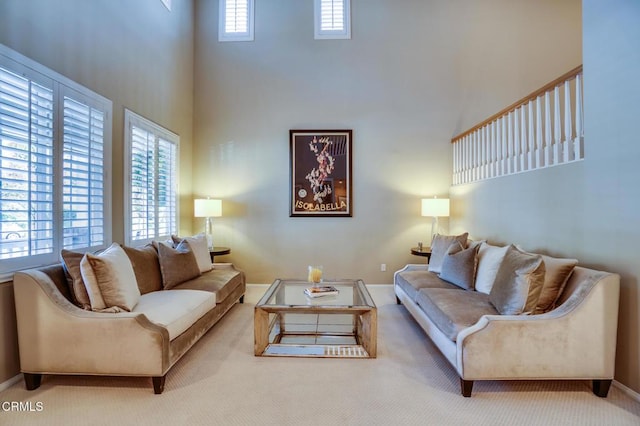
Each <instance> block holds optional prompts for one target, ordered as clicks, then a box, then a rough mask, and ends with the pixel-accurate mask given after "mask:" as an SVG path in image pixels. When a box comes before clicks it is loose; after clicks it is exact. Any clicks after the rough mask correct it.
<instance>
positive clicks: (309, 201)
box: [290, 130, 352, 216]
mask: <svg viewBox="0 0 640 426" xmlns="http://www.w3.org/2000/svg"><path fill="white" fill-rule="evenodd" d="M351 135H352V132H351V130H291V131H290V139H291V140H290V143H291V210H290V216H351V215H352V214H351V206H352V200H351Z"/></svg>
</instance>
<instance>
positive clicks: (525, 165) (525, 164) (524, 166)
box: [520, 104, 529, 172]
mask: <svg viewBox="0 0 640 426" xmlns="http://www.w3.org/2000/svg"><path fill="white" fill-rule="evenodd" d="M526 108H527V105H526V104H523V105H522V107H521V108H520V146H521V148H520V152H521V153H522V154H521V156H520V170H522V171H523V172H524V171H527V170H529V161H528V158H527V157H528V156H529V147H528V144H527V116H526V114H527V111H526Z"/></svg>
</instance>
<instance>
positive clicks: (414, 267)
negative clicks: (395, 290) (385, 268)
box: [393, 263, 429, 284]
mask: <svg viewBox="0 0 640 426" xmlns="http://www.w3.org/2000/svg"><path fill="white" fill-rule="evenodd" d="M428 270H429V265H427V264H424V263H409V264H407V265H404V268H402V269H399V270H397V271H396V272H394V273H393V283H394V284H396V283H397V282H398V281H397V279H396V277H397V276H398V274H400V273H402V272H409V271H428Z"/></svg>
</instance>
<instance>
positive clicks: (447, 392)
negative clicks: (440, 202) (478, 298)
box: [0, 286, 640, 426]
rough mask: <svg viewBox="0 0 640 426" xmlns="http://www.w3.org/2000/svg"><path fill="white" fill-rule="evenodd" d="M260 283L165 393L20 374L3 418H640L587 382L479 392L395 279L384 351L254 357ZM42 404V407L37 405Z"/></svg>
mask: <svg viewBox="0 0 640 426" xmlns="http://www.w3.org/2000/svg"><path fill="white" fill-rule="evenodd" d="M265 288H266V287H254V288H252V289H251V290H250V291H249V292H248V294H247V303H245V304H244V305H237V306H235V307H234V308H233V309H232V310H231V312H229V314H227V316H226V317H225V318H223V319H222V320H221V322H219V323H218V324H217V325H216V326H215V327H214V328H213V329H212V330H211V331H210V332H209V333H208V334H207V335H206V336H204V337H203V339H202V340H201V341H200V342H199V343H198V344H197V345H196V346H195V347H194V348H192V349H191V351H189V353H187V355H185V357H184V358H183V359H182V360H181V361H180V362H179V363H178V364H177V365H176V366H174V368H173V369H172V370H171V371H170V372H169V374H168V376H167V380H166V385H165V391H164V393H163V394H162V395H154V394H153V389H152V386H151V380H150V379H139V378H101V377H71V376H45V377H44V378H43V382H42V386H41V387H40V388H39V389H38V390H36V391H32V392H27V391H26V390H25V388H24V383H23V382H22V381H21V382H19V383H17V384H16V385H14V386H12V387H11V388H9V389H7V390H6V391H4V392H2V393H0V404H4V406H6V402H11V401H19V402H31V405H32V407H33V409H34V410H36V411H31V412H11V411H9V412H7V411H3V410H2V409H0V425H7V426H8V425H86V424H91V425H253V424H261V425H334V424H348V425H467V424H468V425H474V426H477V425H490V426H495V425H516V424H517V425H545V426H548V425H580V426H584V425H638V424H640V403H638V402H636V401H635V400H633V399H631V398H629V397H628V396H627V395H625V394H624V393H623V392H622V391H620V390H619V389H617V388H615V387H612V388H611V391H610V393H609V397H608V398H606V399H601V398H598V397H596V396H594V395H593V394H592V393H591V387H590V383H589V382H587V381H578V382H571V381H518V382H477V383H476V384H475V386H474V389H473V396H472V397H471V398H463V397H462V396H461V395H460V393H459V382H458V376H457V375H456V374H455V372H454V370H453V369H452V368H451V367H450V366H449V364H448V363H447V361H446V360H445V359H444V358H443V357H442V356H441V355H440V353H439V352H438V350H437V349H436V348H435V346H433V345H432V344H431V342H430V341H429V339H428V338H427V337H426V336H425V335H424V333H423V332H422V330H421V329H420V328H419V327H418V326H417V325H416V324H415V323H414V322H413V320H412V319H411V317H410V316H409V315H408V314H407V312H406V310H405V309H404V307H402V306H398V305H396V304H395V299H394V297H393V290H392V288H391V287H390V286H371V287H370V288H371V293H372V295H373V297H374V299H375V300H376V304H377V305H378V358H377V359H316V358H311V359H309V358H304V359H303V358H262V357H254V356H253V304H254V303H255V302H256V301H257V299H258V298H259V296H260V293H261V292H262V291H264V289H265ZM38 407H41V408H42V410H41V411H37V408H38Z"/></svg>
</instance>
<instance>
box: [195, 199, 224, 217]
mask: <svg viewBox="0 0 640 426" xmlns="http://www.w3.org/2000/svg"><path fill="white" fill-rule="evenodd" d="M193 201H194V202H193V210H194V216H195V217H220V216H222V200H214V199H211V198H206V199H196V200H193Z"/></svg>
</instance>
